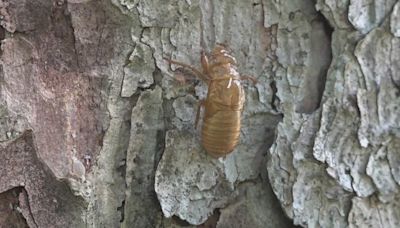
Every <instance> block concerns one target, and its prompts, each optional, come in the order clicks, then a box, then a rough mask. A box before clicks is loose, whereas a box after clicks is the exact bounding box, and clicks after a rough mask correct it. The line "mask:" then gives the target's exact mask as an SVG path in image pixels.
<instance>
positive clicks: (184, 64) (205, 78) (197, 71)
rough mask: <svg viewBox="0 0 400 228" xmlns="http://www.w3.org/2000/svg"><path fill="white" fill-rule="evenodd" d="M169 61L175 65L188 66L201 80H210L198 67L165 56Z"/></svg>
mask: <svg viewBox="0 0 400 228" xmlns="http://www.w3.org/2000/svg"><path fill="white" fill-rule="evenodd" d="M164 59H165V60H166V61H167V62H169V63H170V64H175V65H178V66H182V67H185V68H188V69H189V70H191V71H192V72H193V73H194V74H195V75H196V76H197V77H199V78H200V79H201V80H203V81H205V82H208V81H209V78H208V77H207V76H206V75H204V74H203V73H201V72H200V71H199V70H198V69H196V68H194V67H193V66H190V65H188V64H186V63H181V62H178V61H175V60H172V59H168V58H164Z"/></svg>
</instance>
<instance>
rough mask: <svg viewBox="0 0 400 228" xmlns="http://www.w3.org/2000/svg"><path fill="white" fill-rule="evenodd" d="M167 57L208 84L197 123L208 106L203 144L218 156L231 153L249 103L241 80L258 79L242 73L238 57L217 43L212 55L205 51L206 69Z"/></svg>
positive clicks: (202, 56)
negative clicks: (246, 100)
mask: <svg viewBox="0 0 400 228" xmlns="http://www.w3.org/2000/svg"><path fill="white" fill-rule="evenodd" d="M164 59H165V60H167V61H168V62H169V63H171V64H175V65H179V66H182V67H184V68H187V69H189V70H190V71H192V72H193V73H194V75H196V76H197V77H198V78H199V79H201V80H203V81H204V82H205V83H206V84H207V85H208V92H207V98H206V99H204V100H200V104H199V106H198V109H197V114H196V121H195V126H197V124H198V120H199V116H200V111H201V108H202V107H204V115H203V125H202V130H201V144H202V146H203V147H204V149H205V150H206V151H207V153H208V154H210V155H211V156H212V157H215V158H219V157H224V156H226V155H227V154H229V153H231V152H232V151H233V150H234V149H235V147H236V146H237V144H238V142H239V137H240V125H241V123H240V119H241V114H242V111H243V106H244V102H245V92H244V88H243V85H242V83H241V80H251V81H253V83H256V79H254V78H253V77H249V76H241V75H240V74H239V73H238V70H237V66H238V64H237V61H236V59H235V57H233V55H232V54H231V51H230V50H229V49H228V48H227V47H226V46H225V45H222V44H217V45H216V46H215V48H214V49H213V50H212V52H211V53H210V54H209V55H206V54H205V52H204V51H202V52H201V66H202V70H198V69H196V68H195V67H194V66H191V65H189V64H186V63H181V62H178V61H175V60H171V59H167V58H164Z"/></svg>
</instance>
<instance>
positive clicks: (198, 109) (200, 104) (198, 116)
mask: <svg viewBox="0 0 400 228" xmlns="http://www.w3.org/2000/svg"><path fill="white" fill-rule="evenodd" d="M205 103H206V102H205V100H200V101H199V106H198V107H197V113H196V120H195V122H194V126H195V128H196V129H197V124H198V123H199V118H200V111H201V107H202V106H204V105H205Z"/></svg>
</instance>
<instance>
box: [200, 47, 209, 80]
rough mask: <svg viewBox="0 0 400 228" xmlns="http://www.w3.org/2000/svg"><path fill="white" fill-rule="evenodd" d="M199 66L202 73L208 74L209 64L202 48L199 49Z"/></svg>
mask: <svg viewBox="0 0 400 228" xmlns="http://www.w3.org/2000/svg"><path fill="white" fill-rule="evenodd" d="M201 66H202V68H203V73H204V74H205V75H209V72H210V70H209V65H208V58H207V55H206V53H205V52H204V51H203V50H202V51H201Z"/></svg>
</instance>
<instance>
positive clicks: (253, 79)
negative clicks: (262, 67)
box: [240, 75, 258, 85]
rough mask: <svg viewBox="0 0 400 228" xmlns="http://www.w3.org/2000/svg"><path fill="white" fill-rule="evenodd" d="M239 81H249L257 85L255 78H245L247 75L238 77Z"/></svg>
mask: <svg viewBox="0 0 400 228" xmlns="http://www.w3.org/2000/svg"><path fill="white" fill-rule="evenodd" d="M240 80H249V81H251V82H253V85H255V84H257V82H258V80H257V78H255V77H251V76H247V75H240Z"/></svg>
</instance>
